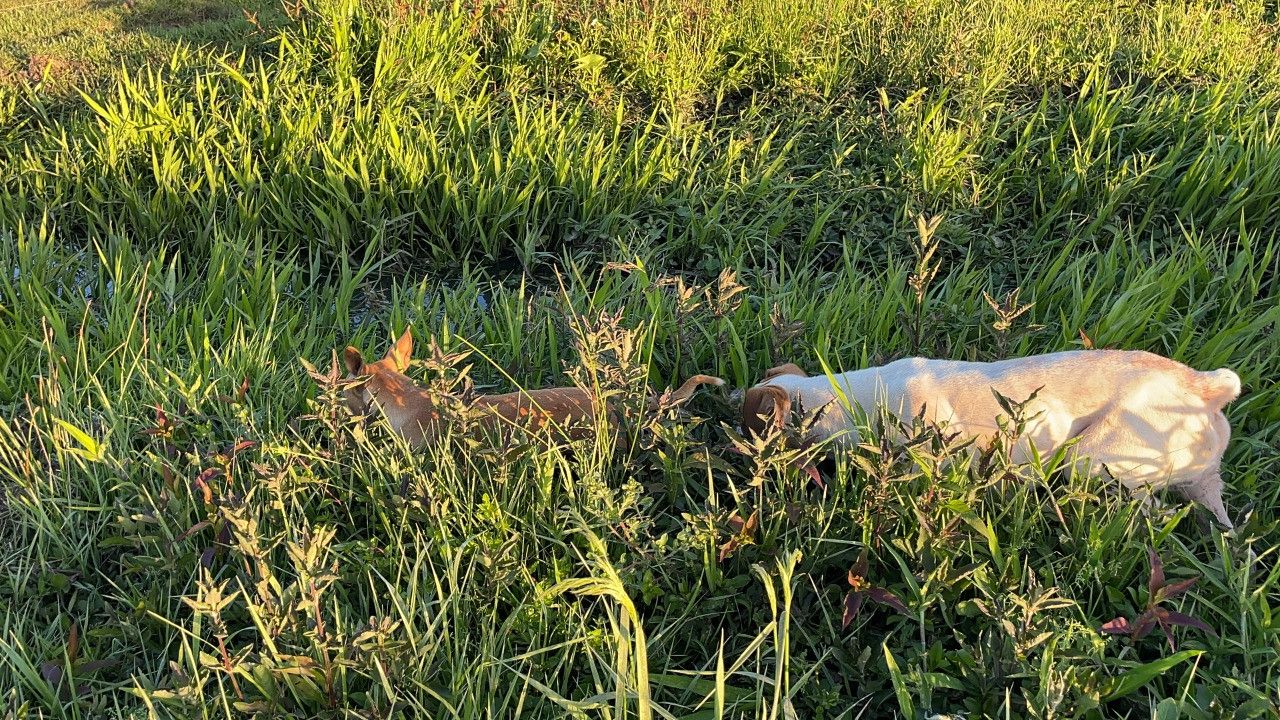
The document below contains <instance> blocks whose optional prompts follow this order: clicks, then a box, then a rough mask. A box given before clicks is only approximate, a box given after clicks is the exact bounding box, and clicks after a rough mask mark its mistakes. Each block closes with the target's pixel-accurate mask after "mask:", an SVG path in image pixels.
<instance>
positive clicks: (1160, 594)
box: [1151, 577, 1200, 602]
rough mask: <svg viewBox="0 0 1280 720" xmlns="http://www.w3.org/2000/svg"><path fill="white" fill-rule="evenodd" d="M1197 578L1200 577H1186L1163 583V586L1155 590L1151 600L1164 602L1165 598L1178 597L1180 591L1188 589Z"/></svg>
mask: <svg viewBox="0 0 1280 720" xmlns="http://www.w3.org/2000/svg"><path fill="white" fill-rule="evenodd" d="M1199 580H1200V578H1198V577H1193V578H1188V579H1186V580H1179V581H1178V582H1176V583H1171V584H1169V585H1165V586H1164V587H1162V588H1160V589H1159V590H1158V591H1157V592H1156V594H1155V596H1154V598H1153V599H1152V600H1151V602H1164V601H1165V600H1172V599H1174V598H1176V597H1178V596H1179V595H1181V594H1182V593H1184V592H1186V591H1188V590H1190V589H1191V586H1192V585H1195V584H1196V582H1197V581H1199Z"/></svg>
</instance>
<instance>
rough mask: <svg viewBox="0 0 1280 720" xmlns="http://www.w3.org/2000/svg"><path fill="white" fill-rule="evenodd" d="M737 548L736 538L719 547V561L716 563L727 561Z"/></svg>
mask: <svg viewBox="0 0 1280 720" xmlns="http://www.w3.org/2000/svg"><path fill="white" fill-rule="evenodd" d="M737 548H738V539H737V538H733V539H731V540H729V542H727V543H725V544H723V545H721V546H720V556H719V559H718V561H717V562H724V561H725V559H727V558H728V557H729V555H731V554H732V553H733V551H734V550H736V549H737Z"/></svg>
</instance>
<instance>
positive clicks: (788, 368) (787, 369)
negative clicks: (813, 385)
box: [763, 363, 809, 380]
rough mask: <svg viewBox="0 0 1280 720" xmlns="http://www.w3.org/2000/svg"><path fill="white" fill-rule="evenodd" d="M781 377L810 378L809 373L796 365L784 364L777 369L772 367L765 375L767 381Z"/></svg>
mask: <svg viewBox="0 0 1280 720" xmlns="http://www.w3.org/2000/svg"><path fill="white" fill-rule="evenodd" d="M779 375H799V376H800V377H809V373H807V372H805V371H804V369H803V368H801V367H800V366H799V365H796V364H795V363H783V364H781V365H779V366H777V367H771V368H769V369H768V370H766V371H765V373H764V378H763V379H765V380H768V379H769V378H775V377H778V376H779Z"/></svg>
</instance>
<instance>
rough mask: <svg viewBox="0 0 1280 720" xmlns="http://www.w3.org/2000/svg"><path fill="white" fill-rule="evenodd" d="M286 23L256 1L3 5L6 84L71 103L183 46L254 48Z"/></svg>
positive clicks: (2, 79)
mask: <svg viewBox="0 0 1280 720" xmlns="http://www.w3.org/2000/svg"><path fill="white" fill-rule="evenodd" d="M283 19H284V16H283V13H281V12H280V10H279V8H278V7H276V6H275V5H274V4H271V3H266V2H257V1H256V0H250V1H249V2H238V1H231V0H197V1H195V2H181V1H179V0H129V1H128V2H113V1H112V0H67V1H66V2H61V1H59V2H49V1H48V0H0V85H7V86H9V87H16V86H19V85H29V84H36V85H39V86H40V88H41V91H42V95H43V96H44V98H45V100H46V102H57V101H59V100H62V101H66V100H67V99H69V98H71V97H74V95H75V89H76V87H89V88H95V89H97V88H102V87H105V86H106V85H107V83H109V82H110V80H111V79H112V78H114V77H115V75H116V74H117V71H118V70H119V69H120V68H121V66H122V65H124V66H133V67H136V66H138V65H141V64H143V63H145V62H148V61H156V62H158V61H163V60H166V59H168V58H169V56H170V55H172V54H173V52H174V51H175V50H176V49H177V48H179V47H184V46H188V47H189V46H197V47H208V48H211V49H212V48H219V49H229V48H242V47H248V48H254V47H255V46H256V45H258V44H260V43H262V42H264V41H266V40H267V39H268V38H270V32H269V31H270V29H271V28H272V27H273V26H274V25H278V24H279V22H280V21H281V20H283Z"/></svg>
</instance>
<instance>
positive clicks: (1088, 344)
mask: <svg viewBox="0 0 1280 720" xmlns="http://www.w3.org/2000/svg"><path fill="white" fill-rule="evenodd" d="M1080 342H1081V343H1082V344H1083V345H1084V349H1085V350H1092V349H1093V339H1092V338H1090V337H1089V336H1088V335H1085V334H1084V328H1080Z"/></svg>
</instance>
